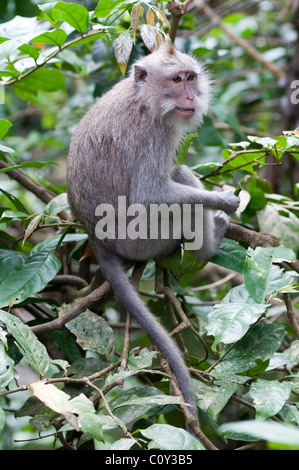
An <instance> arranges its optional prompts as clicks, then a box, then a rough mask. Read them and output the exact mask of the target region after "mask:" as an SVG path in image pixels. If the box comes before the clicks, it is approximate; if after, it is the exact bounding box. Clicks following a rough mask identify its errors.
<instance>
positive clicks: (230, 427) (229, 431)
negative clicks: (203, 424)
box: [219, 421, 299, 449]
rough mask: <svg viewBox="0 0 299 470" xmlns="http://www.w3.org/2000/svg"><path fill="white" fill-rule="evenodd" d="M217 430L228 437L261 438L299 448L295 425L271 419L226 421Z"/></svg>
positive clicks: (297, 432)
mask: <svg viewBox="0 0 299 470" xmlns="http://www.w3.org/2000/svg"><path fill="white" fill-rule="evenodd" d="M219 432H220V433H221V434H222V435H224V436H225V437H226V438H229V439H236V440H258V439H262V440H264V441H268V442H275V443H277V444H287V445H290V446H293V447H296V448H297V449H299V430H298V428H296V427H295V426H289V425H287V424H282V423H275V422H273V421H265V422H260V421H242V422H237V423H226V424H223V425H222V426H220V428H219Z"/></svg>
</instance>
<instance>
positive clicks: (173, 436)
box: [140, 424, 205, 450]
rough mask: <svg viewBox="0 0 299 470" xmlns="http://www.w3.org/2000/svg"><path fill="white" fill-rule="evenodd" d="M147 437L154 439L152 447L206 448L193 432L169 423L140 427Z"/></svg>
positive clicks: (170, 448) (171, 448) (177, 448)
mask: <svg viewBox="0 0 299 470" xmlns="http://www.w3.org/2000/svg"><path fill="white" fill-rule="evenodd" d="M140 432H141V434H142V435H143V436H144V437H146V438H147V439H152V443H151V445H150V448H151V449H152V448H158V449H163V450H205V448H204V446H203V445H202V444H201V443H200V442H199V441H198V440H197V439H196V438H195V437H193V436H191V434H189V433H188V432H187V431H185V430H184V429H181V428H176V427H175V426H171V425H169V424H153V425H152V426H149V427H148V428H147V429H140Z"/></svg>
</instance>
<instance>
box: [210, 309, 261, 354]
mask: <svg viewBox="0 0 299 470" xmlns="http://www.w3.org/2000/svg"><path fill="white" fill-rule="evenodd" d="M265 310H266V306H265V305H263V304H252V303H251V304H249V303H248V304H246V303H220V304H218V305H215V306H214V308H213V310H212V311H211V312H210V313H209V314H208V324H207V326H206V330H207V334H208V335H212V336H214V343H213V346H212V347H213V349H214V350H215V349H216V346H217V344H218V343H219V342H223V343H225V344H229V343H234V342H235V341H238V340H239V339H241V338H242V337H243V336H244V335H245V333H246V331H247V330H248V328H249V326H250V325H251V324H252V323H254V322H256V321H257V320H258V318H259V317H260V316H261V315H262V314H263V313H264V312H265Z"/></svg>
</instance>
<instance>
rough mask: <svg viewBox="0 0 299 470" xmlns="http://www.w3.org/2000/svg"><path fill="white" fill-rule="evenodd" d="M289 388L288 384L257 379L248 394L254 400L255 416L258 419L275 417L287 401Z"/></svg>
mask: <svg viewBox="0 0 299 470" xmlns="http://www.w3.org/2000/svg"><path fill="white" fill-rule="evenodd" d="M290 392H291V387H290V385H289V384H288V383H286V382H283V383H280V382H278V380H262V379H259V380H257V381H256V382H254V383H253V384H252V385H251V387H250V394H251V396H252V398H253V400H254V402H253V403H254V406H255V409H256V415H257V417H258V418H259V419H267V418H269V417H271V416H275V415H276V414H277V413H279V411H280V410H281V409H282V407H283V406H284V404H285V402H286V401H287V400H288V398H289V395H290Z"/></svg>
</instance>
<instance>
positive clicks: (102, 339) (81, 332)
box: [66, 310, 116, 360]
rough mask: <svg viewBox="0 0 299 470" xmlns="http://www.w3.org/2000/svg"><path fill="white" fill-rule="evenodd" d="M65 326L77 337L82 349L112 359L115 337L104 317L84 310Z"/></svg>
mask: <svg viewBox="0 0 299 470" xmlns="http://www.w3.org/2000/svg"><path fill="white" fill-rule="evenodd" d="M66 327H67V328H68V329H69V330H70V331H71V332H72V333H73V334H74V335H75V336H76V337H77V342H78V343H79V344H80V346H81V347H82V348H83V349H85V350H89V351H96V352H98V353H100V354H105V355H106V356H107V358H108V359H110V360H112V358H113V355H114V351H115V344H116V339H115V336H114V332H113V330H112V328H111V327H110V326H109V325H108V323H107V322H106V321H105V320H104V318H102V317H99V316H98V315H96V314H95V313H93V312H91V311H90V310H86V312H84V313H81V315H79V316H78V317H76V318H74V320H71V321H70V322H68V323H67V324H66Z"/></svg>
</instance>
